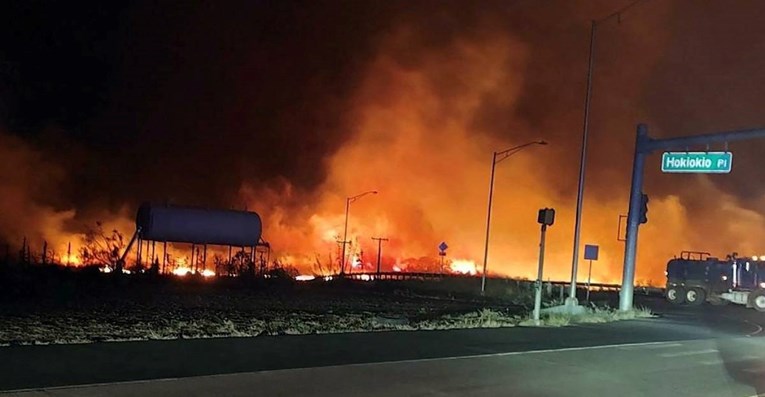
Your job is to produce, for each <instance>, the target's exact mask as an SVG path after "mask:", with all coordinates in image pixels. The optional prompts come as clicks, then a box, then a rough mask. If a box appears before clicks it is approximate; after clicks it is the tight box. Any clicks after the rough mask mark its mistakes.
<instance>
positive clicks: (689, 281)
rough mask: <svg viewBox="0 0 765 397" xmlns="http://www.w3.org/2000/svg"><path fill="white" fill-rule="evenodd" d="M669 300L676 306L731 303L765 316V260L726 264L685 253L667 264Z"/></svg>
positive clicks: (731, 257)
mask: <svg viewBox="0 0 765 397" xmlns="http://www.w3.org/2000/svg"><path fill="white" fill-rule="evenodd" d="M666 275H667V286H666V289H665V296H666V298H667V300H668V301H669V302H671V303H673V304H678V305H679V304H688V305H701V304H703V303H704V302H707V301H708V302H710V303H712V304H727V303H729V302H732V303H736V304H741V305H746V306H747V307H753V308H755V309H756V310H758V311H761V312H765V256H763V257H756V256H755V257H751V258H739V257H738V256H737V254H736V253H733V254H731V255H728V256H727V257H726V259H725V260H721V259H718V258H715V257H712V256H711V255H710V254H709V253H708V252H700V251H683V252H681V253H680V257H679V258H678V257H675V258H673V259H671V260H670V261H669V262H668V263H667V271H666Z"/></svg>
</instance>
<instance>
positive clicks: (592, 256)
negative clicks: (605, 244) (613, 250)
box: [584, 244, 599, 261]
mask: <svg viewBox="0 0 765 397" xmlns="http://www.w3.org/2000/svg"><path fill="white" fill-rule="evenodd" d="M598 248H599V247H598V246H597V245H590V244H586V245H585V246H584V259H586V260H591V261H596V260H598Z"/></svg>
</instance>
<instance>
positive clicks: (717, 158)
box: [661, 152, 733, 174]
mask: <svg viewBox="0 0 765 397" xmlns="http://www.w3.org/2000/svg"><path fill="white" fill-rule="evenodd" d="M732 167H733V153H731V152H664V154H662V156H661V172H667V173H695V174H727V173H729V172H730V170H731V168H732Z"/></svg>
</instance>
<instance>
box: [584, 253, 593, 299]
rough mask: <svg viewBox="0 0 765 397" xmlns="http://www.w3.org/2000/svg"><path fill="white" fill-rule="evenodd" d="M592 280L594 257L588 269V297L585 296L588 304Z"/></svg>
mask: <svg viewBox="0 0 765 397" xmlns="http://www.w3.org/2000/svg"><path fill="white" fill-rule="evenodd" d="M590 281H592V259H590V268H589V270H587V297H586V298H585V300H586V301H587V304H589V303H590Z"/></svg>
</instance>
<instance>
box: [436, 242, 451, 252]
mask: <svg viewBox="0 0 765 397" xmlns="http://www.w3.org/2000/svg"><path fill="white" fill-rule="evenodd" d="M447 248H449V246H448V245H446V242H444V241H442V242H441V244H438V250H439V251H441V252H446V249H447Z"/></svg>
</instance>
